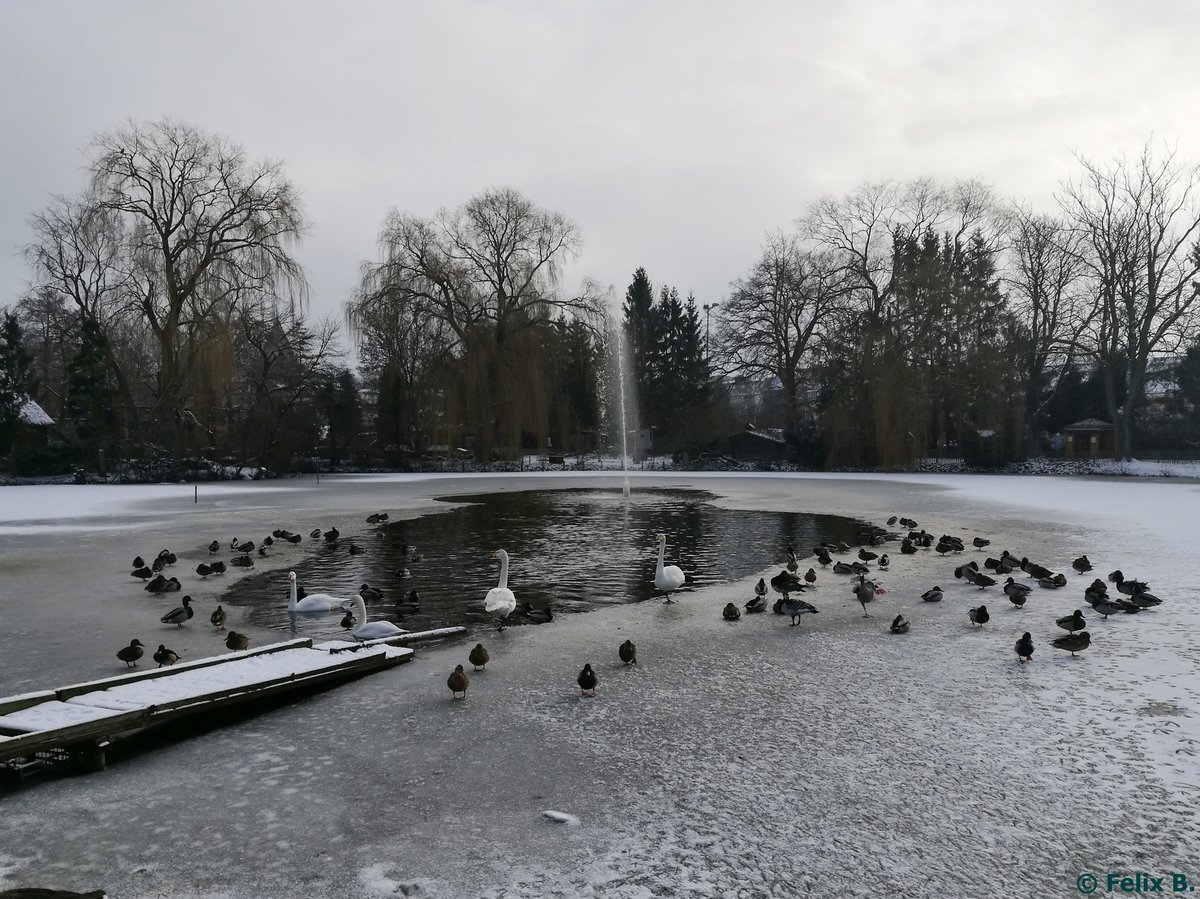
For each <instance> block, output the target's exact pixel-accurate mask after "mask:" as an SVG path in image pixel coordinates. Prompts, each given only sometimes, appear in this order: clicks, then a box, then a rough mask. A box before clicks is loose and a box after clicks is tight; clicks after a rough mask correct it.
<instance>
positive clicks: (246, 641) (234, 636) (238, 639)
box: [225, 631, 250, 650]
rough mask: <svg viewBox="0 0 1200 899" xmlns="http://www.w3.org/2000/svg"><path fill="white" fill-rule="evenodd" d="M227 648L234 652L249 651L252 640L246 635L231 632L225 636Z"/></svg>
mask: <svg viewBox="0 0 1200 899" xmlns="http://www.w3.org/2000/svg"><path fill="white" fill-rule="evenodd" d="M225 646H226V647H227V648H229V649H233V650H242V649H249V648H250V638H249V637H247V636H246V635H245V634H239V633H238V632H237V631H230V632H229V633H228V634H226V635H225Z"/></svg>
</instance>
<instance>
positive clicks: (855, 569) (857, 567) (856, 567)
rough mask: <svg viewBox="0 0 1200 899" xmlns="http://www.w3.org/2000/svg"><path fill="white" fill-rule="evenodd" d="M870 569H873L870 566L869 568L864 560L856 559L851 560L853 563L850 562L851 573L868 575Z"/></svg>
mask: <svg viewBox="0 0 1200 899" xmlns="http://www.w3.org/2000/svg"><path fill="white" fill-rule="evenodd" d="M870 571H871V569H870V568H868V567H867V566H866V565H865V564H864V563H862V562H859V561H857V560H855V561H853V562H851V563H850V573H851V574H857V575H866V574H869V573H870Z"/></svg>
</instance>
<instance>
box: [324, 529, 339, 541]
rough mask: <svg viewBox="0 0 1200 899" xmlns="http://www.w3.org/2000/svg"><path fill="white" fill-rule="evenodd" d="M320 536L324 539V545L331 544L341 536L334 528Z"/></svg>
mask: <svg viewBox="0 0 1200 899" xmlns="http://www.w3.org/2000/svg"><path fill="white" fill-rule="evenodd" d="M321 536H322V537H324V538H325V542H326V543H333V542H335V541H336V540H337V538H338V537H340V536H342V532H341V531H339V530H338V529H337V528H336V527H332V528H330V529H329V530H327V531H326V532H325V533H323V534H322V535H321Z"/></svg>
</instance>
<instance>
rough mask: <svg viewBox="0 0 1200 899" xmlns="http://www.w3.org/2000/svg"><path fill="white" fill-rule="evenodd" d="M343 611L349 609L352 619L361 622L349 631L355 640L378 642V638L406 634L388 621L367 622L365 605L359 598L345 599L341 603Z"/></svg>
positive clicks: (402, 629)
mask: <svg viewBox="0 0 1200 899" xmlns="http://www.w3.org/2000/svg"><path fill="white" fill-rule="evenodd" d="M341 607H342V608H343V609H349V610H350V611H352V612H353V613H354V617H355V618H356V619H357V620H359V621H361V622H362V624H360V625H359V626H358V627H356V628H354V629H353V630H351V631H350V636H351V637H353V638H354V639H355V640H378V639H379V638H380V637H395V636H396V635H397V634H407V633H408V631H406V630H405V629H404V628H402V627H397V626H396V625H394V624H392V623H391V622H390V621H367V604H366V603H365V602H363V598H362V597H361V596H355V597H354V598H353V599H347V600H345V601H344V602H343V603H342V606H341Z"/></svg>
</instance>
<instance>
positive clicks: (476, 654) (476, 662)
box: [467, 643, 490, 671]
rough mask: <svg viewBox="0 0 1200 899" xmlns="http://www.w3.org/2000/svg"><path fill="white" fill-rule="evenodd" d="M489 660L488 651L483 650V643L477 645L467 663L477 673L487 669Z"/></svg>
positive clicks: (468, 656) (469, 655)
mask: <svg viewBox="0 0 1200 899" xmlns="http://www.w3.org/2000/svg"><path fill="white" fill-rule="evenodd" d="M489 658H490V656H489V655H488V651H487V650H486V649H484V648H483V644H482V643H476V644H475V648H474V649H472V650H471V652H470V653H469V654H468V655H467V661H468V662H470V663H471V667H472V668H473V669H474V670H475V671H480V670H482V669H484V668H486V667H487V663H488V660H489Z"/></svg>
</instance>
